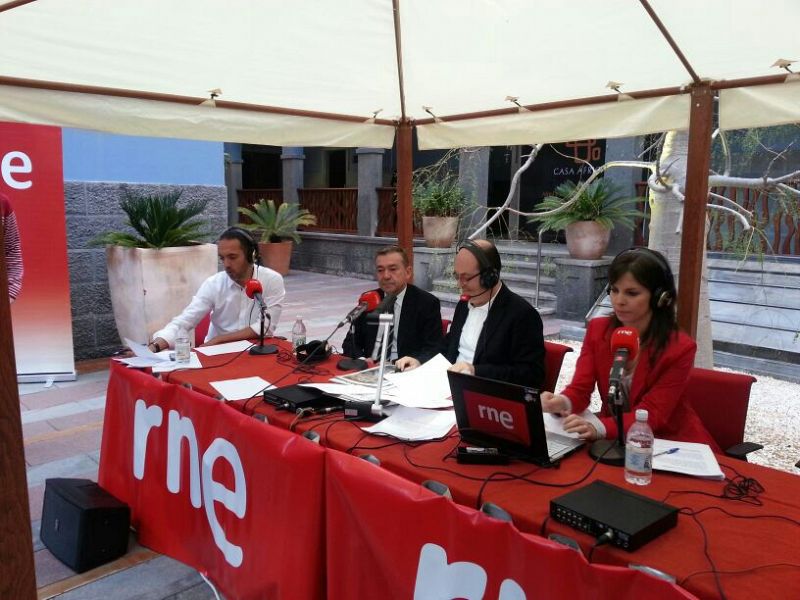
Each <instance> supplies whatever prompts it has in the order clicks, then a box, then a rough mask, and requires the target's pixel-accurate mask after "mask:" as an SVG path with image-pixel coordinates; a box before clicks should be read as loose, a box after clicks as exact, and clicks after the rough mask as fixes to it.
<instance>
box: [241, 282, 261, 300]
mask: <svg viewBox="0 0 800 600" xmlns="http://www.w3.org/2000/svg"><path fill="white" fill-rule="evenodd" d="M244 293H245V294H247V297H248V298H252V297H253V296H254V295H255V294H263V293H264V288H263V287H262V286H261V282H260V281H259V280H258V279H249V280H248V281H247V283H246V284H245V286H244Z"/></svg>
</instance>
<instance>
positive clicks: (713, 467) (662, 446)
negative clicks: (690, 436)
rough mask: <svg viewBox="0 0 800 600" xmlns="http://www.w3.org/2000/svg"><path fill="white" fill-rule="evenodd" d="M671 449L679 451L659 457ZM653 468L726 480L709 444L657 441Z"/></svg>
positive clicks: (654, 444)
mask: <svg viewBox="0 0 800 600" xmlns="http://www.w3.org/2000/svg"><path fill="white" fill-rule="evenodd" d="M671 448H677V449H678V450H677V451H676V452H672V453H669V454H661V455H658V453H659V452H667V451H668V450H670V449H671ZM656 455H658V456H656ZM653 468H654V469H655V470H657V471H670V472H672V473H682V474H683V475H691V476H693V477H705V478H708V479H724V478H725V474H724V473H723V472H722V469H720V468H719V463H718V462H717V457H716V456H714V453H713V452H712V451H711V447H710V446H709V445H708V444H696V443H693V442H676V441H674V440H659V439H656V440H655V442H654V443H653Z"/></svg>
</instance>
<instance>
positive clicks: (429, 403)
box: [386, 354, 453, 408]
mask: <svg viewBox="0 0 800 600" xmlns="http://www.w3.org/2000/svg"><path fill="white" fill-rule="evenodd" d="M451 366H452V365H451V364H450V361H449V360H447V359H446V358H445V357H444V356H442V355H441V354H437V355H436V356H434V357H433V358H432V359H430V360H429V361H428V362H426V363H425V364H423V365H420V366H419V367H417V368H416V369H412V370H410V371H402V372H397V373H392V374H391V375H387V376H386V379H387V380H388V381H390V382H391V383H392V384H393V385H394V389H393V390H392V393H393V395H394V396H395V397H396V399H395V402H397V403H398V404H401V405H402V406H408V407H411V408H450V407H452V406H453V400H452V399H451V398H450V381H449V380H448V379H447V369H449V368H450V367H451Z"/></svg>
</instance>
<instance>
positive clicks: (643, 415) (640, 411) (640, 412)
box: [636, 408, 648, 421]
mask: <svg viewBox="0 0 800 600" xmlns="http://www.w3.org/2000/svg"><path fill="white" fill-rule="evenodd" d="M647 416H648V413H647V409H646V408H637V409H636V420H637V421H647Z"/></svg>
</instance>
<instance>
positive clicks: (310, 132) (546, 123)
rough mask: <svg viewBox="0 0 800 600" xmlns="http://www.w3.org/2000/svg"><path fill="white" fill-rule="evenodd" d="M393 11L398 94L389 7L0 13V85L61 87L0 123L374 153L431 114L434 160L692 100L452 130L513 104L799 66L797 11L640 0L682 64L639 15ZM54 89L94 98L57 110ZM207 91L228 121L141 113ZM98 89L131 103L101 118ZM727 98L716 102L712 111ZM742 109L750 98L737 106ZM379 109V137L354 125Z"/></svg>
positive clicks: (420, 0)
mask: <svg viewBox="0 0 800 600" xmlns="http://www.w3.org/2000/svg"><path fill="white" fill-rule="evenodd" d="M395 1H396V5H397V7H398V9H399V20H398V23H399V31H400V38H399V39H400V44H399V48H400V53H399V58H400V62H401V63H402V86H401V79H400V75H399V70H398V53H397V46H396V43H395V22H394V9H393V2H392V0H295V1H294V2H286V1H285V0H258V1H255V0H229V1H228V2H220V1H219V0H191V1H189V0H36V1H34V2H29V3H25V4H19V5H18V3H17V2H11V1H3V0H0V40H2V43H1V44H0V83H2V84H5V85H14V86H16V87H20V88H24V87H25V86H26V85H27V84H26V83H25V82H24V81H22V80H35V81H37V82H52V83H53V84H54V85H53V86H51V87H58V88H59V89H61V92H58V93H56V92H46V91H41V92H37V93H31V94H30V95H28V96H24V97H25V98H30V99H31V101H32V103H33V104H34V105H35V106H33V107H31V108H30V109H26V108H25V107H24V106H21V105H20V102H21V99H22V98H23V96H20V95H13V96H9V95H7V94H6V93H3V94H2V96H0V118H5V119H17V120H32V121H33V122H48V123H51V124H56V125H69V126H79V127H88V128H92V129H100V130H104V131H114V132H120V133H138V134H141V135H163V136H169V137H188V138H192V139H215V140H216V139H225V140H226V141H230V142H252V143H265V144H266V143H268V144H275V145H284V144H289V143H291V144H296V145H320V146H321V145H338V146H346V145H362V144H363V145H370V146H383V147H385V146H386V145H387V143H388V142H387V141H386V138H385V135H386V131H385V127H381V122H380V120H381V119H384V120H385V121H384V122H383V125H387V124H389V123H390V122H391V121H393V120H396V119H397V118H399V117H400V116H401V115H402V114H405V116H406V117H407V118H408V119H410V120H411V121H412V122H414V121H420V120H425V119H430V117H431V114H433V115H436V117H439V118H445V121H446V124H441V123H435V124H431V125H424V126H423V127H422V128H421V129H420V133H421V134H422V130H423V129H425V130H426V132H425V133H424V135H423V137H425V139H426V140H427V142H426V143H427V144H428V145H429V146H430V147H434V146H437V147H438V146H444V145H450V146H453V145H464V144H467V143H468V144H470V145H487V144H517V143H521V141H522V140H525V141H526V143H530V142H533V141H542V140H552V141H555V140H563V139H581V138H589V137H613V136H624V135H635V134H640V133H644V132H647V131H660V130H663V129H664V128H665V127H672V126H673V125H674V126H675V127H679V126H681V122H685V119H677V118H676V116H675V111H676V110H677V106H678V104H680V103H684V104H685V102H686V100H685V97H684V98H683V99H681V100H679V101H678V103H677V104H676V103H675V102H673V101H671V100H658V99H656V98H650V99H649V100H647V101H646V102H643V101H637V102H636V103H633V102H630V101H628V102H620V103H619V104H604V105H602V106H601V105H596V106H593V107H585V106H573V107H571V108H560V109H558V111H560V112H557V113H556V112H553V113H550V114H549V115H546V114H544V113H543V112H541V111H534V113H533V114H520V115H517V116H514V115H512V116H510V117H509V116H504V117H501V118H493V117H492V118H490V117H481V118H480V120H479V121H476V122H474V123H473V124H471V125H470V124H469V122H468V121H467V120H464V121H451V122H447V119H446V118H447V117H450V116H453V115H461V114H464V113H474V112H483V111H492V110H498V109H504V108H514V105H513V104H512V103H511V101H509V100H507V97H513V98H516V99H517V102H519V103H520V104H522V105H543V104H548V103H553V102H562V101H570V100H576V99H584V98H595V97H598V96H602V95H604V94H609V95H614V94H616V92H614V91H611V90H610V89H609V88H608V87H607V86H608V84H609V82H618V83H619V84H620V86H619V90H620V91H621V92H624V93H629V94H634V95H635V92H639V91H646V90H660V89H666V88H672V89H678V88H681V87H682V86H685V85H686V84H689V83H691V82H692V81H693V80H697V79H703V80H710V81H723V80H727V81H730V80H738V79H742V78H752V77H764V76H769V75H778V74H780V73H785V72H784V71H781V70H780V69H778V68H777V67H774V66H772V65H773V63H774V62H775V61H776V60H778V59H788V60H795V59H797V60H800V46H798V43H797V36H796V31H795V29H796V24H797V23H798V22H800V2H798V1H797V0H769V1H768V2H766V3H758V2H753V1H752V0H702V1H701V2H698V1H697V0H649V6H652V8H653V11H654V13H655V14H656V15H657V17H658V19H659V20H660V22H661V23H663V26H664V28H665V29H666V30H668V31H669V32H670V34H671V35H672V38H673V39H674V41H675V44H676V45H677V47H678V48H680V50H681V51H682V53H683V55H684V56H685V60H686V63H687V64H686V65H685V64H683V63H682V61H681V60H680V58H679V56H678V55H677V54H676V52H675V51H674V49H673V48H671V47H670V44H669V43H668V41H667V40H666V39H665V37H664V35H663V34H662V32H661V31H659V28H658V26H657V25H656V22H655V21H654V19H653V18H651V16H650V15H649V14H648V12H647V10H646V8H645V5H644V4H647V3H644V4H643V3H642V2H641V1H636V0H605V1H603V2H598V1H597V0H571V1H569V2H564V1H563V0H537V1H536V2H530V0H395ZM6 9H7V10H6ZM687 65H688V67H687ZM795 70H800V63H798V69H795ZM46 85H48V84H45V86H46ZM65 86H66V88H67V89H69V86H91V87H92V88H93V89H92V90H91V91H92V92H94V93H93V94H77V95H74V96H73V97H68V96H67V95H66V94H68V93H69V92H68V91H64V89H65ZM100 88H103V89H100ZM216 88H219V89H221V90H222V92H221V94H220V96H219V97H218V100H219V101H220V106H222V104H223V102H229V103H235V106H237V107H238V108H237V110H229V109H227V108H226V109H217V110H216V112H218V113H219V114H215V115H213V116H211V115H208V116H207V114H206V113H209V112H214V109H213V108H210V107H202V108H203V109H206V108H209V110H199V109H198V110H188V109H187V108H186V107H181V108H179V109H174V108H168V107H166V106H162V104H169V102H159V101H155V100H153V98H152V97H153V96H164V95H170V96H178V97H181V98H183V99H184V101H185V100H186V99H189V101H191V99H196V102H197V104H200V102H202V101H203V100H204V99H207V98H208V97H209V93H210V92H209V91H210V90H213V89H216ZM401 89H402V90H403V93H402V94H401ZM753 89H754V90H755V88H753ZM103 90H114V91H115V92H114V93H118V92H117V91H119V90H124V91H125V92H124V93H123V94H122V95H113V96H108V100H107V102H108V105H109V106H108V107H105V108H103V109H102V110H98V107H99V106H100V105H101V104H102V103H100V101H99V100H98V98H97V97H95V96H96V95H98V94H100V95H103ZM82 91H84V92H85V91H86V90H85V89H84V90H82ZM50 94H52V95H53V98H52V99H49V100H48V99H47V98H46V96H48V95H50ZM137 95H138V96H137ZM148 95H149V96H150V98H149V99H147V98H148ZM736 96H737V95H736V94H729V93H727V92H726V93H724V94H723V104H724V103H725V102H726V101H727V98H734V97H736ZM131 97H138V98H140V100H139V102H132V101H131ZM762 97H763V96H762ZM744 98H754V95H752V94H751V95H747V94H739V95H738V99H739V100H741V102H745V103H746V102H747V100H745V99H744ZM757 102H758V103H762V101H761V100H757ZM62 105H63V106H62ZM112 105H113V106H112ZM268 107H273V108H277V109H279V110H287V109H291V110H293V111H295V112H296V113H297V112H298V111H299V112H300V113H302V111H312V112H315V113H326V114H331V115H346V116H349V117H351V118H352V120H349V121H347V120H344V121H341V122H340V123H339V124H338V126H334V125H332V124H331V123H333V122H327V121H329V120H328V119H321V120H320V119H318V118H316V117H315V118H314V119H315V120H313V121H312V122H309V123H306V124H304V123H301V122H300V121H301V120H302V119H304V118H306V117H303V116H302V114H294V115H286V114H279V115H278V116H277V117H275V118H272V116H271V115H273V114H274V113H270V112H268V111H269V108H268ZM426 107H427V108H426ZM723 108H724V106H723ZM376 111H377V112H378V119H379V122H378V125H377V126H375V125H372V124H369V123H364V121H366V120H367V119H369V118H370V117H373V115H374V113H376ZM246 112H253V113H254V114H256V115H258V116H257V117H246V116H245V115H243V114H241V113H246ZM768 112H769V111H765V112H764V113H761V114H762V116H763V117H770V115H768V114H766V113H768ZM594 116H597V117H598V118H597V119H595V118H594ZM287 117H292V118H287ZM148 121H152V122H151V123H149V124H148V123H147V122H148ZM173 121H174V124H173ZM321 121H325V123H322V122H321ZM559 121H560V123H559ZM756 121H758V122H757V123H754V124H760V123H761V121H760V120H759V119H756ZM676 122H677V124H675V123H676ZM751 124H753V123H751ZM562 127H563V130H564V133H558V132H556V131H555V129H558V128H562ZM290 129H296V131H287V130H290ZM529 132H530V133H531V134H532V136H537V137H538V139H537V137H532V138H530V139H529V138H527V137H526V136H527V135H528V133H529Z"/></svg>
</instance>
